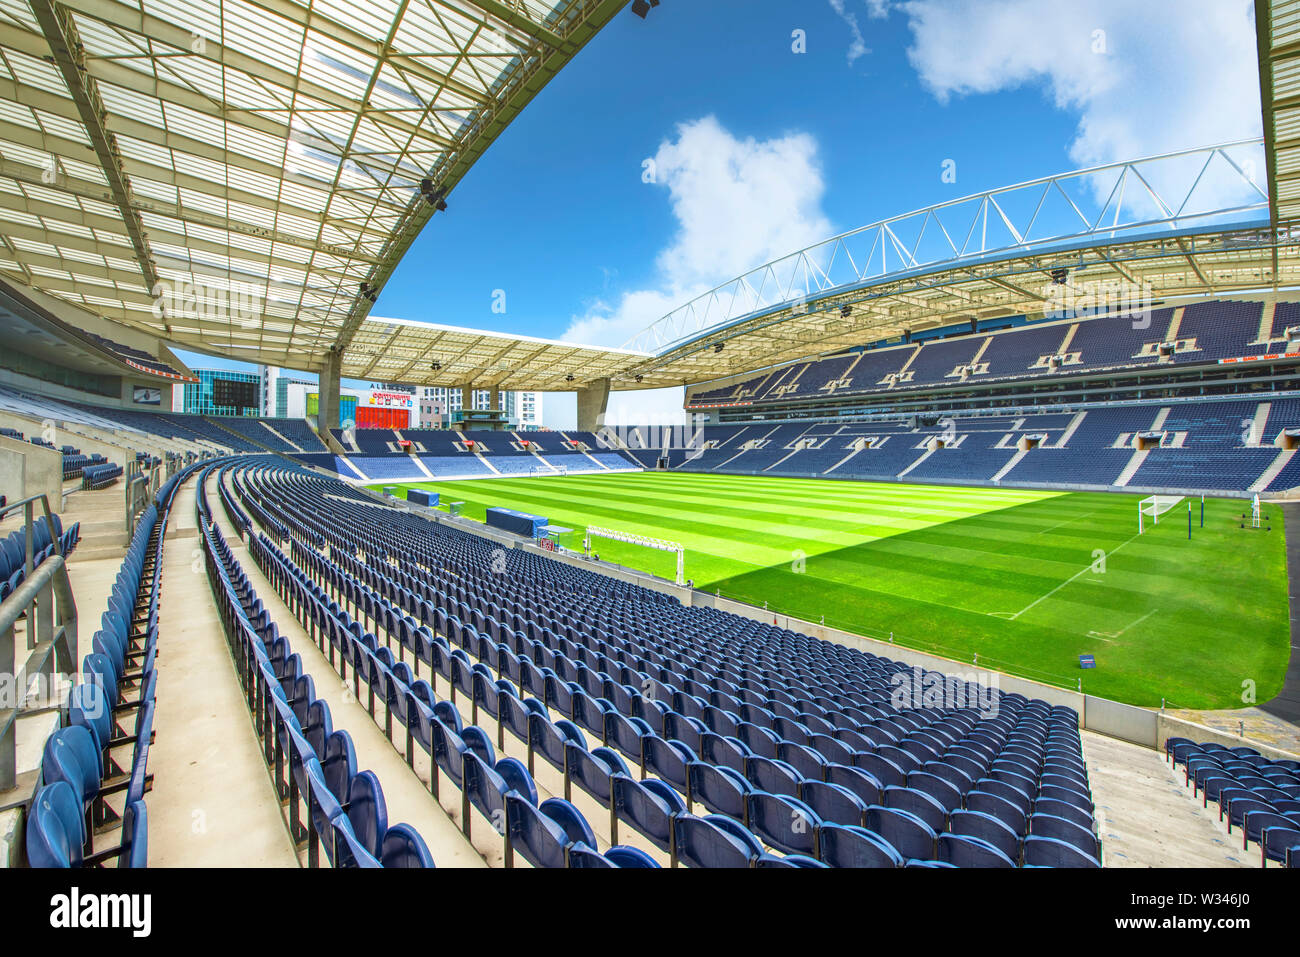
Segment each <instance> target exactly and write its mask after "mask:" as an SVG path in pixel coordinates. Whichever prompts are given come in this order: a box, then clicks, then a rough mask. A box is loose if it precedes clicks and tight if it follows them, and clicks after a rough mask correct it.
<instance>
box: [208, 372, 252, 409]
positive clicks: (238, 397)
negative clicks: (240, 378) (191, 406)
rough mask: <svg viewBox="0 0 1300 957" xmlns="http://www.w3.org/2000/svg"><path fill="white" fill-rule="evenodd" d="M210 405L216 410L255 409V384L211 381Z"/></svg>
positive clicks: (223, 380) (220, 380)
mask: <svg viewBox="0 0 1300 957" xmlns="http://www.w3.org/2000/svg"><path fill="white" fill-rule="evenodd" d="M212 404H213V405H214V406H216V407H217V408H218V409H256V408H257V404H258V403H257V383H256V382H234V381H232V380H230V379H213V380H212Z"/></svg>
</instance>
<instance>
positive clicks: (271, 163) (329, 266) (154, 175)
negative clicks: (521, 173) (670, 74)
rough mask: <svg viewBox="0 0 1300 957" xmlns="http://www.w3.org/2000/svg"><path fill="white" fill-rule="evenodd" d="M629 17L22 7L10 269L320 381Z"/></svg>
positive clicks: (387, 0)
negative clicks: (414, 260)
mask: <svg viewBox="0 0 1300 957" xmlns="http://www.w3.org/2000/svg"><path fill="white" fill-rule="evenodd" d="M625 3H626V0H366V2H364V3H359V2H353V0H307V2H304V0H0V272H4V273H5V274H7V275H9V276H11V277H12V278H14V279H16V280H18V281H20V282H23V283H25V284H27V285H30V286H33V287H36V288H39V289H42V290H44V291H46V292H49V293H52V294H54V295H57V296H59V297H60V298H63V299H65V300H67V301H69V302H72V303H75V304H78V305H81V306H83V307H85V308H86V309H88V310H90V311H91V312H94V313H96V314H99V315H103V316H106V317H109V318H111V319H114V320H116V321H118V322H122V323H125V324H127V325H129V326H134V327H136V328H140V329H144V330H148V331H150V332H153V333H155V334H158V335H160V336H162V337H164V338H166V339H168V340H169V341H171V342H174V343H177V344H179V345H182V346H187V347H191V348H198V349H202V350H205V351H212V352H219V353H222V354H225V355H229V356H231V357H233V358H239V359H246V360H249V361H254V362H266V363H271V364H276V365H284V366H288V367H291V368H315V367H317V366H318V364H319V362H320V357H321V355H322V354H323V353H324V352H325V351H326V350H328V349H331V348H337V349H341V350H346V348H347V346H348V344H349V342H350V341H351V339H352V337H353V335H355V333H356V331H357V329H358V328H359V327H360V326H361V325H362V323H363V322H364V320H365V317H366V314H367V312H368V310H369V308H370V305H371V302H372V300H371V299H370V298H369V297H367V296H366V295H365V294H364V293H363V289H362V284H363V283H364V284H366V287H367V288H368V289H381V288H382V287H383V284H384V282H385V281H386V280H387V278H388V276H389V274H390V273H391V272H392V270H393V268H394V267H395V266H396V264H397V262H398V261H399V260H400V258H401V257H402V255H403V254H404V253H405V251H406V250H407V248H408V247H409V246H410V244H411V242H412V241H413V240H414V239H415V237H416V235H417V234H418V233H419V231H420V229H421V228H422V227H423V226H424V224H425V223H426V222H427V221H428V220H429V218H430V217H431V216H432V215H433V214H434V212H435V207H436V204H437V202H438V201H439V200H440V199H441V198H442V197H443V196H445V195H446V193H448V192H450V191H451V190H452V189H453V188H454V187H455V185H456V183H457V182H458V181H459V180H460V178H461V177H462V176H463V175H464V174H465V172H466V171H467V170H468V169H469V167H470V166H471V165H472V164H473V163H474V161H475V160H476V159H477V158H478V156H479V155H480V154H481V153H482V152H483V151H484V150H485V149H486V148H487V146H488V145H490V144H491V143H492V141H493V140H494V138H495V137H496V136H497V135H498V134H499V133H500V132H501V131H502V130H503V129H504V128H505V127H506V125H507V124H508V123H509V122H510V121H511V120H512V119H513V118H514V116H515V115H516V114H517V113H518V112H519V111H520V110H521V109H523V107H524V106H525V105H526V104H527V103H528V102H529V101H530V100H531V99H532V98H533V96H535V95H536V94H537V92H538V91H539V90H540V89H541V88H542V87H543V86H545V85H546V83H547V82H548V81H549V80H550V79H551V77H553V76H554V75H555V74H556V72H557V71H559V70H560V69H561V68H562V67H563V66H564V65H565V64H567V63H568V62H569V60H570V59H572V57H573V56H574V55H575V54H576V53H577V52H578V51H579V50H580V49H581V48H582V46H583V45H584V44H585V43H586V42H587V41H588V40H589V39H590V38H591V37H592V36H593V35H594V34H595V33H596V32H597V31H598V30H599V29H600V28H601V27H602V26H604V25H605V24H606V23H607V22H608V21H609V19H610V18H611V17H612V16H613V15H614V14H615V13H616V12H617V11H618V10H619V9H620V8H621V7H622V6H623V5H624V4H625ZM430 194H432V195H433V196H434V202H430V201H428V199H426V195H430Z"/></svg>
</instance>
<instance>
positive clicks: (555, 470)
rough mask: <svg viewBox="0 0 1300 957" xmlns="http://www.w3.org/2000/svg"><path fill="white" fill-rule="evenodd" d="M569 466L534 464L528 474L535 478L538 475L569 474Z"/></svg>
mask: <svg viewBox="0 0 1300 957" xmlns="http://www.w3.org/2000/svg"><path fill="white" fill-rule="evenodd" d="M568 474H569V467H568V466H567V465H533V466H530V467H529V469H528V475H529V476H530V477H533V478H535V477H536V476H538V475H568Z"/></svg>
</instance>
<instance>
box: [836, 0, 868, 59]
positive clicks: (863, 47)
mask: <svg viewBox="0 0 1300 957" xmlns="http://www.w3.org/2000/svg"><path fill="white" fill-rule="evenodd" d="M876 2H879V0H876ZM830 5H831V9H832V10H834V11H835V13H836V15H837V16H838V17H839V18H840V19H841V20H843V21H844V22H845V23H846V24H848V28H849V34H850V36H851V40H850V41H849V66H852V65H853V64H854V63H855V62H856V61H857V60H858V59H859V58H861V57H864V56H866V55H867V54H868V53H870V52H871V50H870V48H868V47H867V41H866V39H865V38H864V37H863V36H862V27H861V26H859V25H858V17H857V14H855V13H853V12H852V11H850V10H848V9H847V8H846V7H845V5H844V0H830Z"/></svg>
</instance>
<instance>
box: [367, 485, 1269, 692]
mask: <svg viewBox="0 0 1300 957" xmlns="http://www.w3.org/2000/svg"><path fill="white" fill-rule="evenodd" d="M375 487H376V488H378V487H380V486H375ZM401 488H423V489H430V490H432V491H436V492H438V493H440V495H441V499H442V503H443V507H444V508H445V507H446V505H447V503H450V502H463V503H464V505H463V508H462V514H463V515H465V516H466V517H468V518H472V519H476V520H479V521H482V520H483V518H484V512H485V510H486V509H487V508H489V507H492V506H502V507H506V508H514V509H519V510H522V511H525V512H531V513H534V514H537V515H542V516H545V517H546V518H548V519H549V520H550V522H551V523H552V524H555V525H561V526H565V527H568V528H571V529H573V530H574V531H573V533H572V534H570V535H569V536H567V537H566V539H565V540H564V542H563V543H564V544H565V545H567V546H569V547H571V548H576V549H580V548H581V547H582V532H583V530H584V529H585V528H586V527H587V526H588V525H595V526H601V527H604V528H610V529H617V530H619V531H624V532H632V533H635V534H638V535H642V536H646V537H652V538H659V539H667V540H670V541H673V542H678V543H680V544H682V545H684V546H685V548H686V577H687V578H689V579H692V580H693V581H694V582H695V585H696V587H697V588H701V589H704V590H707V591H710V592H714V591H716V592H720V593H721V594H722V595H723V596H724V597H727V598H734V599H737V600H740V601H745V602H749V603H751V604H755V605H758V606H760V607H762V606H763V604H764V603H765V602H766V603H767V607H768V608H770V609H772V610H773V611H777V612H780V613H782V614H789V615H794V616H796V617H798V618H802V619H804V620H807V621H813V622H816V621H820V620H822V618H823V616H824V619H825V622H826V624H827V625H831V626H833V627H836V628H840V629H843V630H846V631H850V632H854V633H856V634H860V635H867V636H871V637H876V638H884V639H888V638H889V637H890V636H891V634H892V636H893V640H894V641H896V642H897V643H899V644H901V645H905V646H908V647H913V648H919V649H923V650H926V651H930V652H933V653H935V654H940V655H945V656H947V657H950V658H954V659H956V660H959V661H962V662H971V661H973V660H975V656H978V663H979V665H980V666H981V667H987V668H992V669H996V670H1000V671H1005V672H1007V673H1011V674H1019V675H1023V676H1025V677H1029V678H1035V679H1038V680H1041V681H1045V682H1048V683H1051V684H1056V685H1060V686H1064V687H1070V688H1074V687H1076V686H1077V682H1078V681H1079V680H1080V679H1082V682H1083V685H1082V687H1083V690H1084V691H1086V692H1088V693H1091V694H1096V695H1101V696H1104V697H1108V698H1115V699H1118V700H1120V701H1126V702H1130V703H1133V704H1140V705H1148V706H1159V705H1160V703H1161V699H1162V698H1164V699H1167V701H1168V704H1169V706H1170V707H1183V708H1234V707H1235V708H1239V707H1242V706H1243V701H1245V702H1247V703H1249V702H1250V701H1251V696H1252V695H1253V698H1254V700H1257V701H1259V702H1263V701H1266V700H1268V699H1269V698H1270V697H1272V696H1273V695H1275V694H1276V693H1277V691H1278V690H1279V689H1280V687H1281V685H1282V680H1283V676H1284V674H1285V672H1286V667H1287V661H1288V656H1289V652H1290V635H1289V623H1288V621H1289V616H1288V611H1287V596H1288V587H1287V578H1286V555H1285V549H1284V547H1283V545H1284V540H1283V528H1282V514H1281V509H1280V508H1279V507H1277V506H1269V505H1266V506H1265V508H1264V512H1265V514H1266V515H1268V517H1269V522H1268V524H1271V526H1272V529H1271V531H1270V530H1266V529H1264V528H1260V529H1252V528H1251V527H1250V522H1249V520H1247V521H1246V522H1245V525H1246V527H1245V528H1244V529H1243V528H1241V527H1240V525H1241V524H1242V518H1241V515H1242V512H1243V510H1246V511H1249V505H1248V504H1247V503H1244V502H1242V501H1240V500H1233V499H1209V500H1206V502H1205V525H1204V527H1203V528H1202V527H1201V525H1200V501H1199V500H1195V501H1194V510H1193V529H1192V537H1191V539H1190V540H1189V539H1188V536H1187V527H1188V520H1187V505H1186V503H1179V504H1178V505H1177V506H1176V507H1175V508H1174V509H1173V510H1172V511H1170V512H1167V513H1166V514H1165V515H1164V516H1163V517H1162V520H1161V521H1160V522H1159V524H1158V525H1156V526H1152V525H1150V524H1149V519H1148V526H1147V532H1146V534H1143V535H1141V536H1139V535H1138V534H1137V514H1138V509H1137V503H1138V501H1139V499H1140V496H1137V495H1123V494H1112V493H1095V494H1094V493H1081V492H1064V493H1062V492H1044V491H1031V490H1025V489H984V488H956V487H947V486H927V485H901V484H880V483H870V482H851V481H835V480H829V479H792V478H769V477H755V476H728V475H710V474H684V473H650V472H646V473H626V474H617V475H579V476H543V477H529V478H501V479H481V480H475V481H460V482H424V483H417V484H413V485H409V486H401ZM399 494H405V493H404V492H400V493H399ZM1188 501H1192V500H1188ZM592 550H593V551H595V552H597V553H598V554H599V555H600V557H601V558H602V559H605V560H608V561H613V562H617V563H619V564H621V565H626V566H629V567H633V568H638V569H641V570H643V571H647V572H651V573H653V574H656V575H659V576H661V577H665V578H671V577H672V576H673V573H674V569H675V564H676V556H675V555H673V554H671V553H666V552H657V551H652V550H650V549H647V548H644V547H641V546H635V545H629V544H624V543H620V542H616V541H612V540H607V539H596V540H594V541H593V545H592ZM1081 654H1091V655H1094V656H1095V658H1096V662H1097V667H1096V669H1095V670H1087V671H1085V670H1082V669H1080V668H1079V664H1078V656H1079V655H1081ZM1243 696H1244V697H1243Z"/></svg>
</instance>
